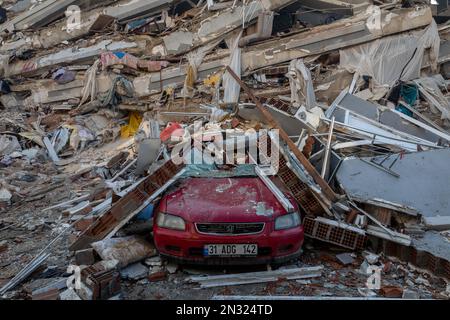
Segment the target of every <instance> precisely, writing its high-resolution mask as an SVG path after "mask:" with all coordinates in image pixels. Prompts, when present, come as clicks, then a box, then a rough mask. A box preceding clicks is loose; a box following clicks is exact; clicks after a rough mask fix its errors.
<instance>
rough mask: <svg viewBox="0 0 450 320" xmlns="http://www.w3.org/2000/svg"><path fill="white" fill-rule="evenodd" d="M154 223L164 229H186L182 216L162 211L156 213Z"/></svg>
mask: <svg viewBox="0 0 450 320" xmlns="http://www.w3.org/2000/svg"><path fill="white" fill-rule="evenodd" d="M156 225H157V226H158V227H161V228H166V229H172V230H180V231H184V230H186V223H185V222H184V220H183V219H182V218H180V217H177V216H174V215H171V214H167V213H162V212H160V213H159V214H158V217H157V219H156Z"/></svg>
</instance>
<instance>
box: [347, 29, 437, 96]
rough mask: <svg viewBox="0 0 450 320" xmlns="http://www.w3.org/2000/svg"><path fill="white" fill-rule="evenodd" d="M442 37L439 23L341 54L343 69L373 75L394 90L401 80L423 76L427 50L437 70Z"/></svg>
mask: <svg viewBox="0 0 450 320" xmlns="http://www.w3.org/2000/svg"><path fill="white" fill-rule="evenodd" d="M439 47H440V38H439V33H438V28H437V25H436V23H435V22H434V21H433V22H432V23H431V24H430V26H429V27H428V28H426V29H425V30H423V31H420V32H413V33H405V34H401V35H396V36H391V37H386V38H383V39H379V40H376V41H373V42H369V43H366V44H363V45H360V46H355V47H352V48H348V49H344V50H341V51H340V55H341V66H342V67H343V68H346V69H347V70H348V71H350V72H358V73H359V74H361V75H367V76H371V77H372V78H373V79H374V80H375V83H376V84H377V85H380V86H389V87H392V86H393V85H395V83H396V82H397V81H399V80H402V81H409V80H413V79H417V78H419V77H420V70H421V68H422V62H423V58H424V55H425V51H426V50H427V49H430V52H429V55H430V63H431V66H432V69H433V71H435V70H436V69H437V61H438V56H439Z"/></svg>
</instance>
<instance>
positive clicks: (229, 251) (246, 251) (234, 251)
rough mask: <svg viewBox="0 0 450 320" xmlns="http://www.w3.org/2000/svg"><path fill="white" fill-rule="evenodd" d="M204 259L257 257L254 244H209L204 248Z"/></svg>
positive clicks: (256, 246) (256, 247) (256, 248)
mask: <svg viewBox="0 0 450 320" xmlns="http://www.w3.org/2000/svg"><path fill="white" fill-rule="evenodd" d="M204 255H205V256H206V257H233V256H257V255H258V245H256V244H210V245H206V246H205V248H204Z"/></svg>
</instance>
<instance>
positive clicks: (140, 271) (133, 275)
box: [120, 263, 148, 281]
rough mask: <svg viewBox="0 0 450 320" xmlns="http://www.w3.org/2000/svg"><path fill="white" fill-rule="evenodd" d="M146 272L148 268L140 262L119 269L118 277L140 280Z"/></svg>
mask: <svg viewBox="0 0 450 320" xmlns="http://www.w3.org/2000/svg"><path fill="white" fill-rule="evenodd" d="M147 274H148V269H147V267H146V266H144V265H143V264H142V263H135V264H132V265H130V266H128V267H126V268H125V269H122V270H121V271H120V277H121V278H122V279H125V280H133V281H137V280H141V279H143V278H145V277H146V276H147Z"/></svg>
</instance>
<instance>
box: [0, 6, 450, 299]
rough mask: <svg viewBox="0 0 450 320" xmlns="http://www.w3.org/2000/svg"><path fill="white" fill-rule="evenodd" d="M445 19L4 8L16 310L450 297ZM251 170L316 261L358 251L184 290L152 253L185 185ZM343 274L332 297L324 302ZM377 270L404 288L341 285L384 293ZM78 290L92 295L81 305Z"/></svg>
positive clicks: (1, 26) (3, 80) (3, 207)
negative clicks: (260, 296)
mask: <svg viewBox="0 0 450 320" xmlns="http://www.w3.org/2000/svg"><path fill="white" fill-rule="evenodd" d="M425 2H426V1H425ZM435 7H436V6H435V5H430V4H426V3H424V1H396V0H382V1H369V0H352V1H334V0H333V1H331V0H321V1H309V0H299V1H295V0H275V1H269V0H246V1H227V0H223V1H222V0H207V1H204V0H191V1H185V0H150V1H149V0H134V1H129V0H126V1H117V0H100V1H95V2H92V1H87V0H61V1H53V0H46V1H38V2H35V1H23V0H19V1H14V0H8V1H3V4H2V10H0V36H1V41H2V42H1V47H0V60H1V62H0V113H1V117H0V257H1V259H0V261H1V262H0V296H3V297H7V298H12V297H14V298H32V299H63V300H64V299H67V300H73V299H90V300H92V299H110V298H117V297H119V296H121V295H123V294H124V288H129V283H133V284H134V285H135V286H140V285H142V286H146V285H148V284H149V283H152V284H155V283H157V282H159V281H173V279H175V280H174V281H180V282H176V284H178V283H188V284H186V285H187V286H192V285H195V283H200V285H201V287H202V288H212V287H221V286H233V285H238V284H240V285H242V284H261V283H263V284H264V283H267V282H269V283H279V282H280V281H282V279H284V280H286V279H288V280H296V284H297V285H298V286H303V287H304V288H303V289H302V290H303V291H301V290H300V289H299V290H300V291H301V292H300V291H299V292H297V293H296V294H295V292H294V294H293V293H292V292H291V291H292V290H291V289H292V288H289V290H291V291H289V290H288V291H283V292H284V293H285V292H290V293H289V294H290V295H294V296H295V295H297V296H298V295H305V296H311V295H314V294H316V295H322V296H329V297H331V296H335V295H338V296H345V294H349V295H351V296H360V297H365V298H373V297H375V296H381V297H386V298H402V297H403V298H408V299H411V298H412V299H414V298H420V297H422V298H423V297H426V298H445V297H447V298H448V297H449V296H450V292H449V290H448V287H446V283H447V282H446V281H448V279H450V244H449V239H450V237H449V231H448V230H450V188H449V186H448V181H450V169H449V167H448V165H447V163H448V159H450V103H449V97H450V93H449V91H448V89H449V87H450V81H449V80H448V79H449V78H450V69H449V66H450V51H449V50H450V46H449V43H450V42H449V41H450V25H449V24H447V23H440V24H438V23H437V22H436V21H439V22H440V20H439V19H435V17H433V13H435V9H436V8H435ZM252 143H254V145H255V146H256V149H257V150H256V151H257V152H256V153H254V152H252V150H251V149H252V148H251V147H249V145H252ZM239 146H241V147H242V146H243V147H242V148H241V150H240V151H241V152H239V150H238V149H239ZM235 149H236V150H238V152H237V153H236V152H235V151H236V150H235ZM253 151H254V150H253ZM230 154H231V155H230ZM245 165H251V167H252V168H253V169H252V170H251V173H250V175H253V176H256V177H259V178H260V179H262V181H263V182H264V183H265V184H266V185H267V186H268V188H269V189H270V190H271V191H272V192H273V193H274V195H275V196H276V197H277V199H278V200H279V201H280V203H282V205H283V207H285V208H286V209H287V210H288V211H289V210H290V209H291V208H290V206H291V204H290V202H289V200H287V199H286V197H285V196H284V195H283V192H281V191H280V188H281V187H280V188H279V186H280V185H281V186H282V187H283V189H286V190H287V191H288V192H289V194H290V195H291V196H292V197H293V199H295V201H296V202H297V203H298V205H299V206H300V208H301V212H302V219H303V226H304V231H305V235H306V237H307V238H308V241H311V242H308V243H314V245H318V246H324V245H325V246H327V247H328V248H336V247H338V248H340V250H344V251H342V252H340V254H338V255H337V256H336V257H335V258H333V259H332V261H331V260H330V258H329V257H328V258H326V257H325V256H326V255H321V256H320V258H317V257H315V258H314V256H315V253H314V250H316V249H314V247H312V248H311V249H308V248H307V249H305V250H306V251H307V254H305V257H304V258H303V257H302V258H301V259H304V260H305V259H306V260H308V257H310V258H311V257H312V258H311V259H310V260H311V264H306V265H305V264H303V265H302V264H301V262H298V263H297V264H295V265H294V266H293V268H287V269H278V270H273V271H271V270H269V271H261V272H254V271H255V269H251V270H249V269H248V268H247V269H246V273H245V274H244V275H240V274H239V273H238V274H228V275H223V274H222V275H214V274H209V275H208V276H207V277H204V274H203V273H201V275H200V276H199V275H194V276H191V277H190V278H189V279H188V280H189V281H184V280H186V279H185V278H186V277H184V279H182V280H180V276H181V273H184V274H188V273H189V272H188V271H187V270H188V269H187V268H181V267H180V266H178V265H175V264H173V263H170V262H167V261H163V260H161V258H160V257H159V256H158V252H157V250H156V248H155V247H154V245H153V243H152V238H151V231H152V223H153V222H152V220H153V216H154V209H155V207H156V205H157V203H158V201H159V200H160V199H161V197H162V196H163V195H164V193H165V192H166V191H167V190H169V189H171V188H174V187H175V186H176V185H177V183H178V182H179V180H183V179H185V178H187V177H195V176H199V175H201V174H203V175H207V176H219V175H220V174H221V172H226V171H230V170H232V168H239V167H245ZM242 170H243V171H245V169H242ZM246 174H248V173H246ZM222 192H223V191H222ZM223 197H227V193H226V192H225V193H223ZM263 210H265V209H264V208H263ZM312 240H314V242H312ZM369 249H370V250H371V252H368V251H365V250H369ZM361 252H362V253H361ZM361 259H363V261H360V260H361ZM324 261H327V263H325V262H324ZM299 263H300V264H299ZM51 264H53V265H51ZM46 265H47V266H46ZM48 265H50V266H48ZM68 265H72V267H73V268H72V269H70V270H67V266H68ZM333 266H334V267H335V268H336V270H337V271H335V274H334V275H335V277H334V278H333V279H326V284H325V288H324V289H329V290H327V291H333V293H330V292H328V293H327V292H322V294H320V293H318V291H317V290H314V288H317V287H318V286H320V283H319V281H322V280H323V278H324V277H325V276H323V275H324V274H325V272H322V271H323V269H324V268H332V267H333ZM373 266H376V267H377V268H381V269H382V270H383V274H384V275H386V278H387V280H383V281H385V282H386V283H382V284H381V287H380V288H378V289H376V290H371V289H370V288H369V289H368V288H366V287H365V284H362V283H361V279H358V280H355V281H354V282H353V283H350V282H352V281H351V280H352V279H353V278H351V277H350V278H348V277H346V276H345V275H344V274H342V273H341V274H339V273H340V271H339V270H341V269H342V268H346V271H345V273H346V274H347V273H352V274H353V273H354V277H355V279H356V278H357V277H358V276H357V273H358V272H359V271H360V272H363V274H364V276H366V279H367V275H370V274H371V272H372V271H370V270H369V269H371V267H373ZM77 268H78V269H77ZM347 269H348V270H347ZM358 270H359V271H358ZM412 270H415V271H412ZM417 270H420V271H417ZM331 272H332V271H331ZM67 273H69V274H71V273H75V274H76V275H77V274H78V276H79V277H78V278H77V279H74V282H73V287H72V286H71V285H70V281H68V280H67V277H68V274H67ZM424 275H426V278H425V276H424ZM340 276H341V277H342V278H343V279H341V280H345V281H346V284H345V285H343V284H339V281H340V280H339V277H340ZM327 277H328V273H327ZM316 278H322V280H318V279H316ZM30 279H31V280H32V282H31V284H34V286H31V287H29V288H27V287H26V286H27V285H25V286H23V287H24V288H22V290H21V291H19V290H18V288H19V286H20V285H22V284H23V283H24V282H26V281H30ZM168 279H169V280H168ZM430 279H432V281H433V284H430V282H429V281H431V280H430ZM78 280H80V281H78ZM400 280H401V281H403V282H400ZM39 281H40V282H42V283H38V282H39ZM193 283H194V284H193ZM330 283H332V284H331V285H330ZM405 283H406V284H405ZM264 285H267V284H264ZM68 286H69V287H68ZM155 286H156V284H155ZM326 286H328V287H326ZM352 286H353V288H352V289H349V288H350V287H352ZM121 288H122V289H121ZM405 288H408V289H405ZM418 288H419V289H420V290H418ZM331 289H333V290H331ZM334 289H342V291H343V292H344V293H343V294H337V293H336V292H334ZM349 290H350V291H349ZM419 291H420V292H422V294H419V293H418V292H419ZM211 292H212V293H213V294H212V295H217V296H228V297H229V296H231V294H227V293H222V294H220V293H219V291H211ZM424 292H425V293H424ZM271 294H273V293H271ZM212 295H211V296H210V297H212ZM245 295H247V296H249V295H250V296H251V295H253V294H239V293H238V294H237V296H245ZM128 296H129V297H133V296H134V295H133V294H129V295H128ZM219 298H220V297H219Z"/></svg>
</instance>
